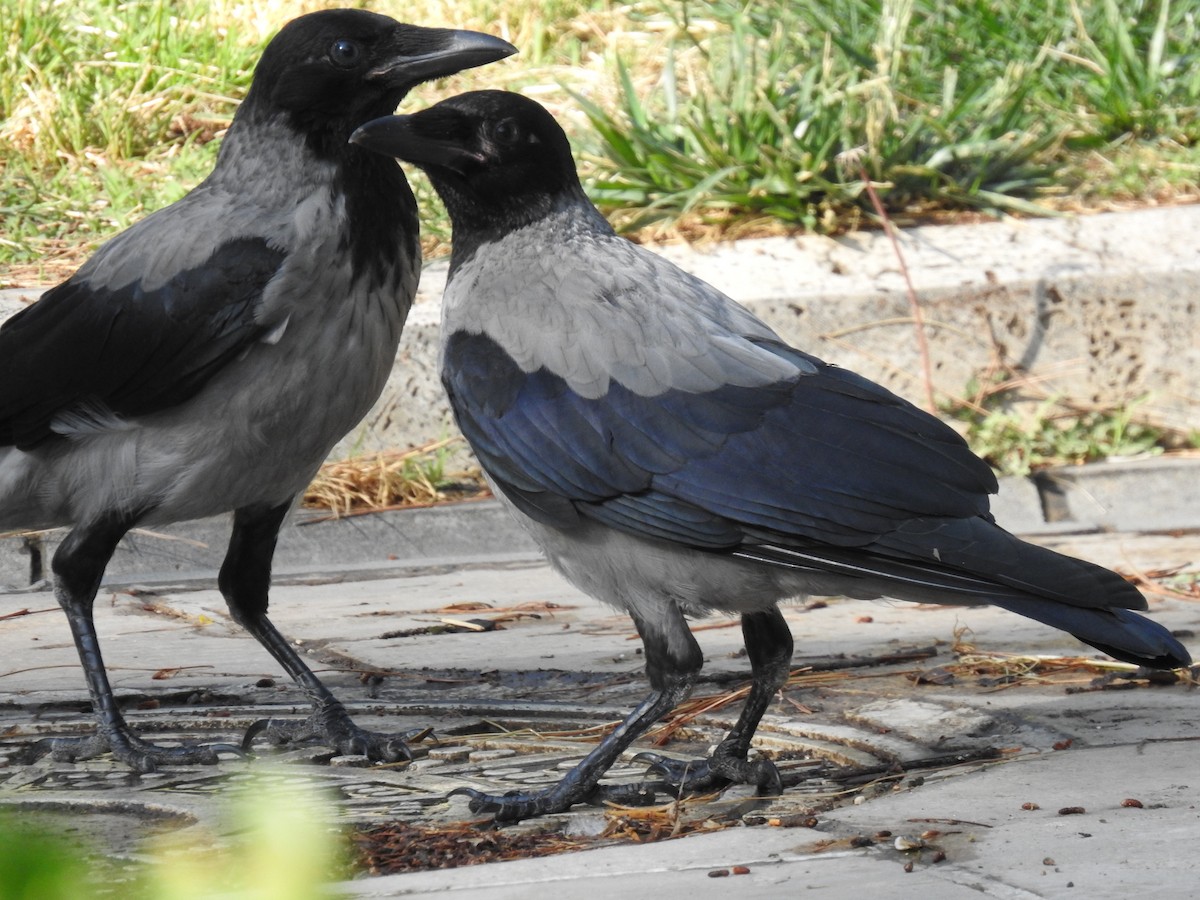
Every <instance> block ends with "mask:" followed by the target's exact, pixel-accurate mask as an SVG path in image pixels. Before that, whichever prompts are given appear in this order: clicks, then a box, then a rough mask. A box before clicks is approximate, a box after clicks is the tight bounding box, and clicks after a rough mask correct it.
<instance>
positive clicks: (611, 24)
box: [0, 0, 1200, 284]
mask: <svg viewBox="0 0 1200 900" xmlns="http://www.w3.org/2000/svg"><path fill="white" fill-rule="evenodd" d="M320 5H321V4H318V3H312V2H309V0H265V2H263V3H260V4H257V5H256V6H255V7H254V12H253V13H249V12H247V7H246V6H245V5H244V4H238V3H236V2H235V0H181V2H168V0H144V2H139V3H137V4H132V3H128V2H117V0H79V2H76V3H66V2H63V0H8V2H6V3H4V4H2V5H0V33H3V35H4V45H3V48H4V58H5V59H4V62H5V64H4V66H3V68H2V69H0V284H5V283H25V284H28V283H33V282H36V281H38V280H50V279H53V278H57V277H61V276H62V275H64V274H66V273H67V272H69V271H70V269H71V268H73V267H74V266H75V265H77V264H78V262H79V261H80V260H81V259H82V258H83V257H84V256H86V254H87V253H88V252H90V250H92V249H94V247H95V246H96V245H97V244H98V243H99V242H101V241H102V240H103V239H104V238H106V237H107V236H109V235H111V234H113V233H115V232H117V231H119V230H120V229H122V228H124V227H126V226H127V225H129V224H130V223H131V222H133V221H135V220H136V219H138V218H139V217H141V216H142V215H144V214H145V213H146V212H149V211H150V210H152V209H156V208H158V207H161V206H163V205H165V204H167V203H170V202H171V201H172V200H174V199H176V198H178V197H179V196H181V195H182V194H183V193H185V192H186V191H187V190H189V189H190V188H191V187H193V186H194V185H195V184H196V183H197V182H198V181H199V180H200V179H201V178H202V177H203V175H204V174H205V173H206V172H207V171H208V170H209V169H210V168H211V167H212V164H213V162H214V160H215V153H216V146H217V142H216V141H214V140H213V138H214V137H216V136H219V134H220V132H221V130H222V129H223V128H224V126H225V125H226V124H227V123H228V122H229V120H230V118H231V117H232V115H233V112H234V110H235V109H236V106H237V102H238V100H239V99H240V98H241V97H242V96H243V95H244V92H245V90H246V87H247V85H248V83H249V79H250V75H251V72H252V70H253V66H254V62H255V60H256V59H257V57H258V54H259V53H260V52H261V47H262V46H263V44H264V43H265V42H266V40H267V39H268V38H269V36H270V35H271V34H272V33H273V32H274V31H275V30H276V29H277V28H278V26H279V24H280V23H282V22H283V21H285V20H286V19H288V18H290V17H291V16H293V15H296V14H298V13H300V12H304V11H307V10H308V9H311V8H316V7H318V6H320ZM1194 6H1195V4H1194V3H1193V2H1187V3H1185V2H1179V0H1174V2H1172V0H1154V2H1151V0H1146V2H1136V0H1134V2H1118V0H1094V2H1083V0H1038V2H1035V0H1007V2H1001V3H996V2H993V0H963V2H957V3H953V4H945V3H941V2H938V0H846V2H844V3H841V4H838V5H837V6H836V9H835V7H833V6H830V5H829V4H828V3H826V2H821V0H756V2H753V3H749V2H745V3H736V2H731V0H713V2H703V3H701V2H686V0H635V2H633V3H632V4H629V5H622V6H615V5H612V4H611V3H608V2H605V0H552V2H550V3H538V2H535V0H462V2H457V3H451V2H450V0H425V2H421V0H380V2H377V3H372V4H371V7H372V8H373V9H378V10H379V11H381V12H387V13H390V14H392V15H395V16H397V17H398V18H402V19H408V20H410V21H419V22H426V23H429V22H440V23H445V24H449V25H455V26H458V27H474V28H480V29H484V30H490V31H492V32H495V33H500V34H503V35H505V36H506V37H508V38H510V39H511V40H513V41H514V42H515V43H517V44H518V46H520V47H521V48H522V55H521V56H520V57H518V58H516V59H515V60H512V61H508V62H506V63H504V64H502V65H500V66H495V67H489V68H488V69H486V70H480V71H478V72H473V73H466V74H465V75H463V76H458V77H457V78H455V79H451V80H449V81H448V82H447V83H446V84H444V85H437V86H431V85H426V86H423V87H422V88H421V89H420V90H419V91H418V92H417V94H416V95H415V96H414V97H413V98H412V100H411V101H410V102H409V104H407V105H408V106H409V108H412V107H415V106H417V105H420V104H421V103H424V102H429V101H431V100H434V99H436V98H437V97H438V96H440V95H444V94H445V93H449V92H453V91H456V90H462V89H466V88H468V87H484V86H498V87H515V88H520V89H525V90H529V91H531V92H533V93H535V95H536V96H537V97H538V98H539V99H541V100H543V102H546V103H547V104H548V105H550V106H551V108H552V109H553V110H554V111H555V112H556V113H558V114H559V115H560V116H561V117H562V119H563V121H564V122H565V123H566V125H567V126H568V130H569V131H570V132H571V133H572V136H573V138H574V140H575V142H576V145H577V147H579V148H580V151H581V156H582V158H583V171H584V175H585V181H586V183H587V184H588V186H589V189H590V191H591V192H592V194H593V196H594V197H595V199H596V200H597V201H598V202H599V203H600V205H601V206H602V207H603V208H604V209H605V210H606V211H607V212H608V213H609V214H610V215H611V216H612V217H613V218H614V220H616V221H617V222H618V224H619V225H621V226H622V227H625V228H637V227H640V226H643V225H647V224H650V223H653V222H658V223H666V224H667V225H671V226H674V225H677V224H679V223H681V222H682V223H684V224H690V225H693V226H694V225H700V226H706V225H709V224H711V225H716V226H718V227H720V228H729V227H731V226H733V227H736V226H738V225H745V224H747V223H749V225H750V227H753V228H764V227H765V228H771V227H775V228H804V229H809V230H819V231H837V230H842V229H845V228H847V227H853V226H854V225H855V224H856V223H858V222H859V221H860V219H862V218H863V217H869V216H870V215H871V212H870V210H869V207H868V205H867V203H866V200H865V197H864V191H863V180H862V178H863V174H862V173H863V172H864V171H865V172H866V174H867V176H868V177H869V178H870V179H871V180H872V182H873V183H874V184H875V185H876V188H877V190H878V192H879V193H880V195H881V196H882V198H883V201H884V203H885V205H886V207H887V208H888V210H889V212H890V213H892V214H893V215H910V214H926V213H930V212H937V211H942V210H947V209H949V210H955V209H976V208H981V209H985V210H989V211H993V212H997V211H1016V212H1036V211H1038V210H1039V209H1045V208H1046V207H1047V205H1055V206H1062V205H1066V206H1078V205H1092V204H1103V203H1105V202H1108V201H1111V200H1113V199H1121V200H1130V199H1131V200H1138V199H1155V200H1159V199H1162V198H1164V197H1167V198H1170V197H1173V196H1177V195H1189V196H1190V195H1194V194H1195V193H1196V192H1197V187H1196V185H1197V181H1198V180H1200V178H1198V175H1200V151H1198V150H1197V138H1200V117H1198V115H1197V108H1198V107H1200V64H1198V63H1200V59H1198V58H1197V57H1198V53H1200V51H1197V49H1196V48H1197V47H1198V46H1200V34H1198V33H1197V32H1198V30H1200V24H1198V16H1197V14H1196V12H1197V11H1196V9H1195V8H1194ZM414 180H415V181H416V182H417V191H418V197H419V199H420V200H421V202H422V208H423V210H424V212H425V218H426V233H427V234H428V235H429V236H430V237H431V238H432V241H431V243H437V242H439V241H441V242H444V241H445V239H446V237H447V235H448V226H447V223H446V221H445V217H444V214H443V213H442V211H441V207H440V204H438V203H437V202H436V201H435V200H434V198H433V195H432V193H431V192H430V191H429V189H428V187H427V186H426V185H424V184H423V183H422V182H421V180H420V179H419V178H418V179H414Z"/></svg>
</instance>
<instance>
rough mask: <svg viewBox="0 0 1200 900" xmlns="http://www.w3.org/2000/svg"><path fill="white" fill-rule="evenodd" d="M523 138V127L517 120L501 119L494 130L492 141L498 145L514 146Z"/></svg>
mask: <svg viewBox="0 0 1200 900" xmlns="http://www.w3.org/2000/svg"><path fill="white" fill-rule="evenodd" d="M521 138H522V133H521V126H520V125H518V124H517V120H516V119H501V120H500V121H499V122H497V123H496V127H495V128H493V129H492V140H494V141H495V142H496V143H497V144H506V145H508V146H512V145H513V144H515V143H517V142H518V141H520V140H521Z"/></svg>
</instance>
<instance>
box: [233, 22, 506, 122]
mask: <svg viewBox="0 0 1200 900" xmlns="http://www.w3.org/2000/svg"><path fill="white" fill-rule="evenodd" d="M515 52H516V48H515V47H513V46H512V45H511V44H509V43H508V42H507V41H502V40H500V39H499V38H494V37H490V36H489V35H485V34H479V33H477V32H473V31H455V30H451V29H446V28H420V27H418V26H415V25H404V24H401V23H399V22H397V21H395V20H394V19H390V18H388V17H387V16H381V15H377V14H376V13H371V12H367V11H366V10H361V9H332V10H325V11H322V12H315V13H310V14H308V15H305V16H300V17H299V18H297V19H293V20H292V21H290V22H288V23H287V24H286V25H285V26H284V27H283V28H282V29H281V30H280V32H279V34H277V35H276V36H275V38H274V39H273V40H272V41H271V43H270V44H268V45H267V48H266V50H265V51H263V55H262V59H261V60H260V61H259V63H258V67H257V68H256V69H255V72H254V82H253V84H252V86H251V88H250V92H249V94H248V95H247V96H246V101H245V103H244V104H243V105H242V109H241V110H239V113H238V115H239V116H240V117H245V116H251V117H253V116H266V117H270V116H274V115H279V114H284V115H287V116H288V117H289V119H290V121H291V122H292V124H293V125H294V126H295V127H296V128H298V129H299V130H301V131H303V132H305V133H308V134H310V135H312V134H314V133H317V132H324V133H327V134H328V135H329V136H330V138H331V139H338V138H340V141H341V143H343V144H344V143H345V141H346V139H347V138H348V137H349V136H350V132H351V131H353V130H354V128H355V127H357V126H358V125H360V124H362V123H363V122H365V121H367V120H368V119H372V118H375V117H377V116H382V115H386V114H387V113H390V112H392V111H393V110H394V109H395V108H396V105H397V104H398V103H399V102H400V100H401V99H402V98H403V97H404V95H405V94H406V93H408V91H409V90H410V89H412V88H413V87H415V86H416V85H418V84H420V83H421V82H423V81H428V80H430V79H433V78H440V77H442V76H444V75H451V74H453V73H455V72H458V71H461V70H462V69H469V68H471V67H473V66H480V65H483V64H485V63H489V62H494V61H496V60H498V59H503V58H504V57H506V56H509V55H510V54H512V53H515Z"/></svg>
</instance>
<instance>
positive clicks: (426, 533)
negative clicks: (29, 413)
mask: <svg viewBox="0 0 1200 900" xmlns="http://www.w3.org/2000/svg"><path fill="white" fill-rule="evenodd" d="M992 512H993V513H994V515H995V516H996V520H997V521H998V522H999V523H1000V524H1001V525H1003V526H1004V527H1005V528H1007V529H1008V530H1009V531H1012V532H1014V533H1017V534H1021V535H1025V536H1032V537H1034V538H1036V537H1037V536H1051V535H1063V534H1070V533H1088V532H1106V531H1126V532H1156V531H1184V530H1192V529H1200V457H1187V456H1171V457H1160V458H1150V459H1143V460H1127V461H1120V462H1107V463H1096V464H1093V465H1088V466H1078V467H1073V468H1062V469H1053V470H1047V471H1044V472H1040V473H1038V475H1037V477H1035V478H1006V479H1003V480H1002V482H1001V487H1000V492H999V494H998V495H997V496H996V497H995V498H993V503H992ZM63 533H65V532H61V531H54V532H48V533H46V534H44V535H42V536H41V537H40V538H39V541H40V552H41V554H42V558H43V560H44V561H45V562H48V560H49V558H50V556H51V554H53V552H54V549H55V548H56V547H57V546H58V543H59V541H60V540H61V536H62V534H63ZM228 538H229V521H228V517H227V516H218V517H214V518H210V519H203V520H200V521H195V522H182V523H178V524H176V525H172V526H168V527H165V528H161V529H155V530H154V531H147V530H136V531H134V532H133V533H131V534H130V535H128V536H127V537H126V538H125V540H124V541H122V543H121V546H120V548H119V549H118V551H117V554H116V555H115V556H114V558H113V561H112V563H110V565H109V567H108V569H107V571H106V574H105V583H106V584H128V583H131V582H138V583H161V582H170V583H172V584H182V583H188V582H193V583H201V584H205V585H210V584H211V582H212V580H213V579H214V578H215V574H216V571H217V569H218V568H219V567H220V564H221V560H222V558H223V555H224V552H225V544H226V542H227V540H228ZM537 555H538V550H537V547H536V546H535V545H534V543H533V541H532V540H530V538H529V536H528V535H527V534H526V533H525V532H524V531H523V530H521V528H520V527H518V526H517V525H516V523H515V522H513V520H512V519H511V518H510V517H509V515H508V514H507V513H506V512H505V511H504V509H503V508H502V507H501V506H500V504H499V503H497V502H496V501H494V500H487V501H470V502H464V503H454V504H446V505H444V506H437V507H430V508H426V509H411V510H396V511H390V512H381V513H371V514H366V515H357V516H350V517H347V518H340V519H331V518H327V517H325V516H323V515H316V514H314V513H313V512H312V511H309V510H299V511H297V513H296V514H295V515H294V516H293V519H292V521H291V522H290V523H289V525H287V526H286V527H285V528H284V530H283V533H282V534H281V536H280V540H279V546H278V549H277V551H276V555H275V572H276V574H277V576H280V577H281V578H284V579H295V578H297V577H299V576H303V575H304V574H306V573H316V572H322V573H331V572H337V573H341V575H342V576H344V577H356V578H371V577H379V576H383V575H387V574H390V573H394V572H395V570H396V569H399V568H405V567H411V566H413V565H414V564H419V565H422V566H439V565H443V564H452V563H454V562H461V561H462V560H464V559H470V560H479V559H489V560H494V559H499V558H507V557H521V558H529V557H535V556H537ZM30 562H31V561H30V556H29V552H28V550H27V549H26V547H25V544H24V542H23V540H22V539H20V538H17V537H8V538H0V593H4V592H5V586H6V585H7V586H8V589H10V590H11V589H21V588H23V587H25V586H27V585H28V584H29V575H30ZM352 573H353V574H352Z"/></svg>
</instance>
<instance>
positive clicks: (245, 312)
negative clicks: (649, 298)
mask: <svg viewBox="0 0 1200 900" xmlns="http://www.w3.org/2000/svg"><path fill="white" fill-rule="evenodd" d="M284 256H285V254H284V253H283V252H282V251H280V250H276V249H273V248H271V247H270V246H268V244H267V243H266V241H265V240H263V239H260V238H241V239H238V240H234V241H229V242H227V243H225V244H223V245H221V247H219V248H218V249H217V250H216V251H215V252H214V253H213V255H212V256H211V257H210V258H209V259H208V260H207V261H206V262H204V263H203V264H201V265H199V266H197V267H195V268H193V269H187V270H184V271H182V272H179V273H178V274H177V275H175V276H174V277H172V278H170V279H169V280H167V281H166V282H165V283H163V284H162V285H160V286H158V287H155V288H154V289H152V290H146V289H144V288H143V287H142V283H141V281H140V280H139V281H135V282H133V283H131V284H126V285H122V286H119V287H115V288H107V287H105V288H101V287H94V286H92V285H89V284H87V283H86V282H82V281H77V280H75V279H71V280H69V281H66V282H64V283H63V284H60V285H59V286H58V287H56V288H53V289H52V290H50V291H48V292H47V293H46V294H45V295H44V296H43V297H42V298H41V299H40V300H39V301H38V302H37V303H34V304H33V305H32V306H29V307H28V308H26V309H24V310H22V311H21V312H19V313H17V314H16V315H15V316H13V317H12V318H10V319H9V320H8V321H7V322H5V323H4V325H3V326H2V327H0V445H16V446H18V447H29V446H32V445H35V444H37V443H40V442H41V441H43V440H46V439H47V438H49V437H51V436H52V435H53V434H54V430H53V424H54V421H55V419H56V417H59V416H62V415H64V414H70V413H71V412H73V411H77V410H80V409H89V408H93V409H99V410H104V411H111V412H112V413H115V414H117V415H118V416H122V417H131V416H138V415H145V414H148V413H152V412H155V411H157V410H161V409H164V408H168V407H170V406H173V405H176V404H179V403H182V402H184V401H185V400H187V399H189V398H190V397H192V396H193V395H195V394H196V393H197V392H198V391H199V390H200V389H201V388H202V387H203V386H204V385H205V383H207V382H208V380H209V379H210V378H212V376H213V375H214V374H215V373H216V372H218V371H219V370H220V369H221V368H222V367H223V366H225V365H226V364H227V363H228V362H230V361H231V360H232V359H234V358H235V357H237V356H238V355H239V354H240V353H241V352H242V351H243V350H244V349H245V347H246V346H247V345H248V344H250V343H252V342H253V341H255V340H258V339H259V338H261V337H262V336H263V335H264V334H265V333H266V331H267V328H266V327H265V326H263V325H260V324H258V323H257V322H256V321H255V310H256V309H257V307H258V304H259V302H260V300H261V298H262V293H263V289H264V288H265V287H266V284H267V282H269V281H270V280H271V278H272V277H273V276H274V274H275V273H276V271H278V269H279V266H280V265H281V264H282V262H283V260H284Z"/></svg>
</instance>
